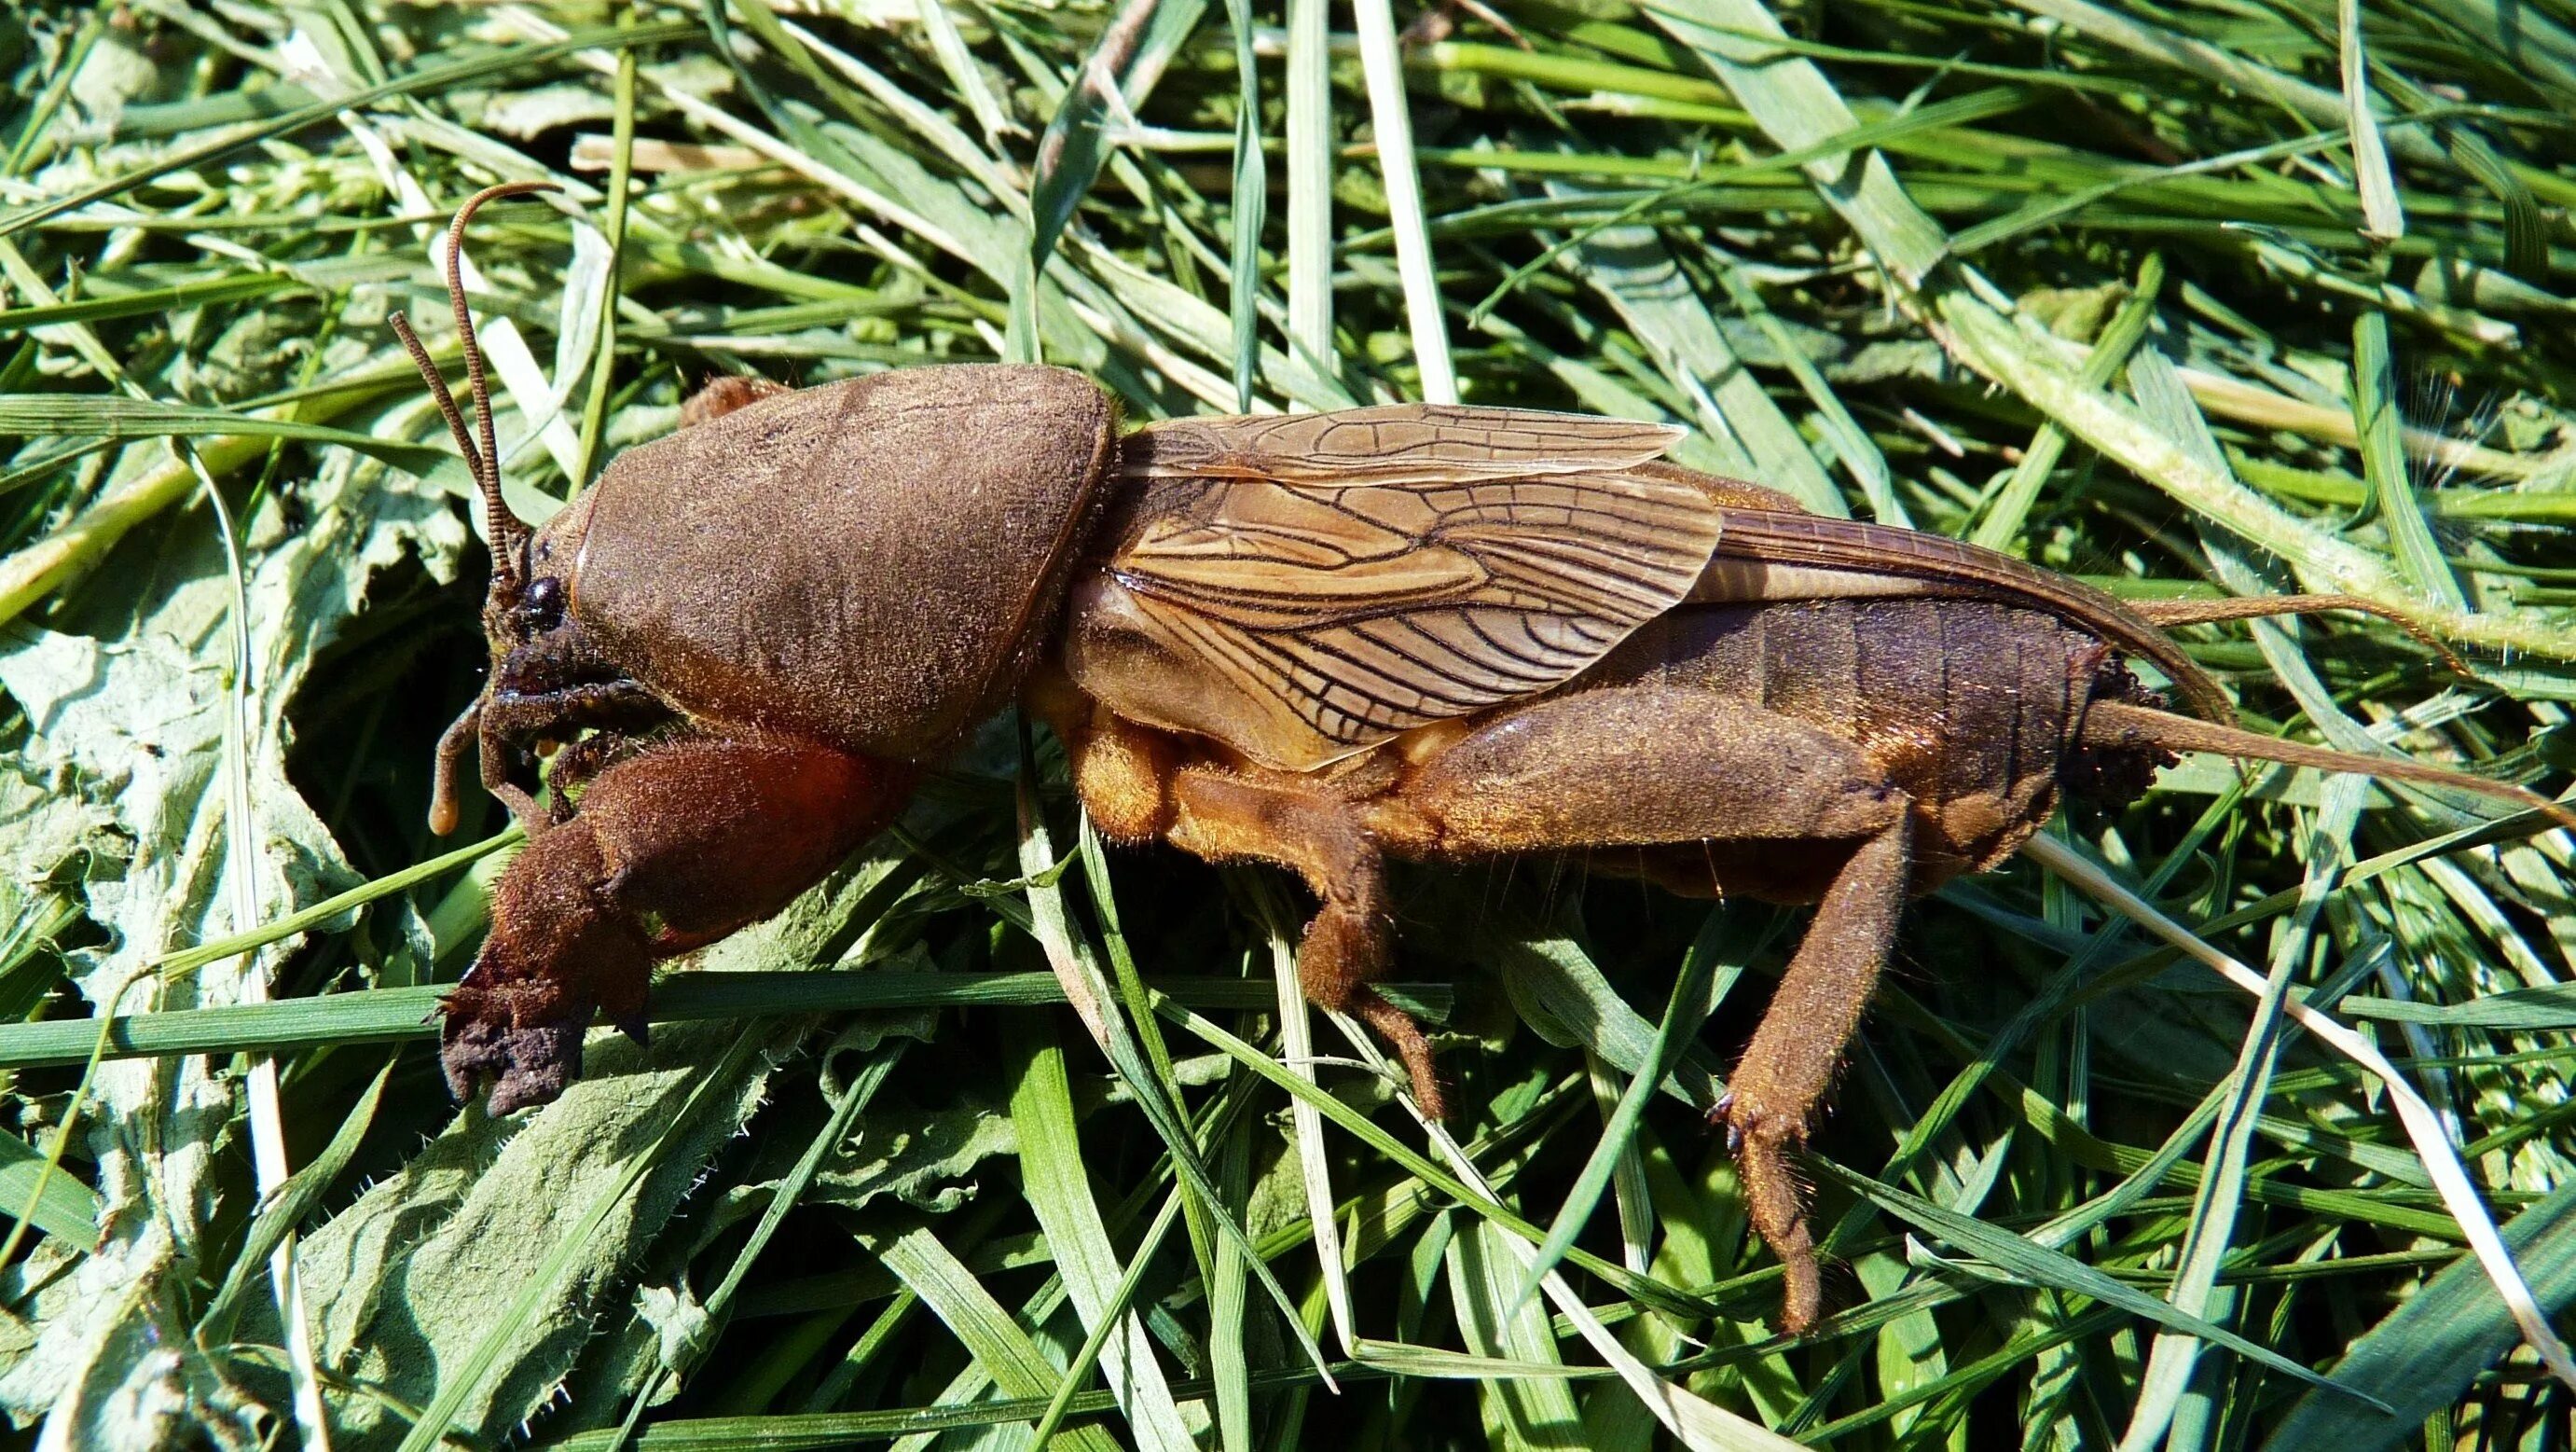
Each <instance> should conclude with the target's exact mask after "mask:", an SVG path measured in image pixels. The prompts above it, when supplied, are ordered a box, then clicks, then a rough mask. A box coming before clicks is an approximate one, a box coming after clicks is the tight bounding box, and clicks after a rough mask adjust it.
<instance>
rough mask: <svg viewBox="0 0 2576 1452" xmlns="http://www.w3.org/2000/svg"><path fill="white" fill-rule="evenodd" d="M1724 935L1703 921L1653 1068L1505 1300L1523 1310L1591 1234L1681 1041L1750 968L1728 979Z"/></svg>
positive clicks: (1624, 1097)
mask: <svg viewBox="0 0 2576 1452" xmlns="http://www.w3.org/2000/svg"><path fill="white" fill-rule="evenodd" d="M1723 932H1724V924H1723V923H1722V922H1721V921H1720V919H1719V916H1718V915H1717V914H1715V913H1711V914H1710V915H1709V916H1708V918H1707V920H1706V921H1705V922H1703V923H1701V925H1700V930H1699V936H1698V937H1696V938H1694V939H1693V940H1692V941H1691V945H1690V951H1689V952H1688V953H1685V954H1684V955H1683V956H1682V966H1681V971H1680V972H1679V973H1677V974H1675V975H1674V976H1673V991H1672V997H1671V999H1670V1000H1669V1001H1667V1002H1666V1003H1665V1005H1664V1017H1663V1020H1662V1021H1661V1022H1660V1023H1658V1024H1656V1025H1655V1040H1654V1043H1653V1045H1652V1046H1651V1047H1650V1048H1649V1049H1648V1050H1647V1053H1646V1063H1645V1067H1644V1068H1643V1069H1642V1070H1641V1071H1640V1072H1639V1073H1638V1074H1636V1075H1635V1076H1634V1077H1633V1078H1631V1079H1630V1080H1629V1081H1628V1088H1627V1090H1626V1092H1625V1093H1623V1094H1621V1095H1620V1096H1619V1107H1618V1108H1617V1109H1616V1110H1614V1111H1612V1113H1611V1115H1610V1122H1609V1123H1608V1124H1607V1125H1604V1126H1603V1127H1602V1130H1601V1138H1600V1139H1599V1140H1598V1141H1597V1142H1595V1143H1594V1145H1593V1147H1592V1154H1591V1156H1590V1157H1589V1158H1587V1159H1586V1160H1585V1161H1584V1162H1583V1169H1582V1171H1581V1172H1580V1173H1578V1174H1577V1175H1576V1176H1575V1177H1574V1188H1573V1189H1571V1190H1568V1191H1566V1193H1565V1203H1564V1204H1563V1205H1562V1206H1561V1207H1560V1208H1559V1209H1558V1210H1557V1212H1556V1219H1555V1221H1554V1222H1553V1223H1551V1224H1550V1225H1549V1226H1548V1229H1547V1239H1545V1240H1543V1241H1541V1242H1539V1247H1538V1254H1537V1255H1536V1256H1534V1257H1532V1258H1531V1260H1530V1263H1529V1270H1528V1273H1527V1274H1526V1275H1524V1276H1523V1277H1522V1279H1521V1283H1520V1286H1519V1288H1518V1289H1516V1290H1515V1291H1514V1292H1513V1293H1512V1297H1511V1299H1510V1300H1509V1301H1508V1302H1506V1303H1505V1305H1506V1306H1507V1307H1508V1308H1510V1309H1512V1310H1514V1311H1517V1310H1519V1309H1520V1308H1521V1307H1523V1306H1526V1305H1527V1304H1529V1300H1530V1298H1531V1297H1532V1296H1534V1295H1536V1294H1538V1289H1539V1282H1540V1281H1542V1280H1544V1279H1545V1278H1546V1277H1547V1276H1548V1275H1549V1274H1551V1273H1552V1272H1554V1271H1555V1269H1556V1266H1557V1262H1559V1261H1561V1260H1563V1259H1564V1258H1565V1252H1566V1250H1567V1248H1568V1247H1570V1246H1572V1245H1573V1244H1574V1238H1575V1237H1576V1236H1578V1235H1580V1234H1582V1233H1583V1227H1584V1226H1585V1224H1587V1223H1588V1222H1589V1221H1590V1220H1591V1219H1592V1211H1593V1208H1594V1207H1595V1206H1597V1205H1599V1204H1600V1202H1601V1192H1602V1191H1603V1190H1605V1189H1607V1188H1609V1185H1610V1177H1611V1176H1612V1175H1613V1174H1614V1173H1616V1172H1617V1169H1618V1166H1619V1159H1620V1156H1622V1155H1624V1154H1626V1153H1627V1152H1628V1151H1629V1148H1630V1147H1631V1146H1632V1145H1633V1144H1634V1143H1635V1141H1636V1137H1637V1131H1638V1130H1639V1129H1640V1128H1642V1127H1643V1126H1644V1124H1645V1118H1646V1105H1647V1104H1648V1103H1649V1102H1651V1101H1652V1100H1653V1099H1654V1097H1655V1092H1656V1088H1657V1086H1658V1085H1660V1084H1662V1083H1663V1082H1664V1076H1665V1075H1666V1074H1668V1073H1670V1072H1672V1066H1673V1064H1674V1062H1675V1061H1676V1060H1678V1059H1679V1058H1680V1057H1681V1046H1682V1045H1683V1044H1684V1043H1687V1042H1689V1041H1690V1040H1692V1039H1694V1038H1697V1037H1698V1036H1699V1031H1700V1026H1701V1025H1702V1024H1705V1023H1707V1022H1708V1019H1709V1015H1711V1014H1713V1013H1715V1012H1717V1006H1718V1004H1719V1003H1720V1002H1722V1001H1723V1000H1724V999H1725V997H1726V990H1727V989H1728V988H1730V987H1732V986H1733V985H1734V983H1735V979H1736V977H1737V975H1739V974H1741V973H1742V972H1743V971H1744V964H1743V963H1742V962H1741V961H1740V960H1733V959H1730V960H1729V961H1728V962H1727V963H1726V965H1725V966H1726V971H1725V973H1724V974H1723V976H1721V975H1720V974H1719V972H1718V958H1719V951H1718V944H1719V939H1720V936H1721V935H1722V933H1723Z"/></svg>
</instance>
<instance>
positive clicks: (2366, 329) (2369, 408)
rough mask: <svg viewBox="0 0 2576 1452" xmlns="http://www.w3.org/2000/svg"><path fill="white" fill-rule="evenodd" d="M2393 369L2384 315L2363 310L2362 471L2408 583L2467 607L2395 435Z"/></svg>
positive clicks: (2359, 385)
mask: <svg viewBox="0 0 2576 1452" xmlns="http://www.w3.org/2000/svg"><path fill="white" fill-rule="evenodd" d="M2394 383H2395V369H2394V368H2393V367H2392V366H2391V363H2390V359H2389V353H2388V315H2387V314H2386V313H2383V312H2377V311H2372V312H2366V313H2363V314H2362V315H2361V316H2360V317H2358V318H2355V319H2354V320H2353V325H2352V421H2353V432H2354V433H2356V434H2358V435H2359V436H2360V439H2361V472H2362V476H2363V477H2364V478H2365V479H2367V480H2368V481H2369V483H2370V490H2371V494H2372V496H2373V497H2374V498H2375V499H2376V501H2377V503H2378V505H2379V526H2380V528H2382V529H2384V530H2386V531H2387V532H2388V539H2389V543H2390V544H2392V545H2394V546H2395V547H2396V551H2397V566H2398V568H2399V569H2401V570H2403V571H2405V572H2406V577H2407V580H2408V582H2409V583H2411V584H2412V585H2414V587H2415V588H2416V589H2417V590H2418V591H2420V592H2422V593H2423V594H2425V595H2428V596H2430V597H2432V598H2433V599H2435V600H2439V601H2441V602H2442V603H2443V604H2445V605H2447V606H2449V607H2450V608H2451V609H2453V610H2461V611H2465V610H2467V609H2468V608H2469V602H2468V597H2467V596H2465V595H2463V594H2462V593H2460V582H2459V580H2458V579H2457V578H2455V577H2454V576H2453V575H2452V574H2451V567H2450V566H2449V565H2448V564H2446V563H2445V562H2444V561H2443V559H2442V545H2441V542H2440V541H2439V540H2436V539H2435V538H2434V537H2433V525H2432V521H2431V520H2430V519H2428V518H2426V516H2425V511H2424V507H2423V503H2422V502H2421V501H2420V500H2418V499H2417V498H2416V497H2415V487H2414V480H2413V477H2412V476H2411V475H2410V474H2409V473H2408V471H2407V468H2406V451H2405V446H2404V445H2403V443H2401V442H2400V439H2399V434H2400V431H2401V428H2402V426H2403V421H2402V418H2401V416H2400V414H2399V412H2398V408H2397V400H2396V398H2395V397H2394V396H2393V385H2394Z"/></svg>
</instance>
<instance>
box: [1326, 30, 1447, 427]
mask: <svg viewBox="0 0 2576 1452" xmlns="http://www.w3.org/2000/svg"><path fill="white" fill-rule="evenodd" d="M1351 28H1352V29H1354V30H1356V31H1357V32H1359V41H1360V69H1361V71H1362V73H1363V74H1364V75H1365V77H1366V78H1367V82H1368V102H1369V126H1370V129H1371V130H1372V132H1373V133H1374V134H1375V136H1376V138H1377V166H1378V175H1379V177H1380V178H1381V179H1382V180H1383V181H1384V182H1385V185H1386V206H1387V225H1388V226H1389V227H1391V228H1393V229H1394V232H1395V265H1396V271H1397V272H1398V274H1399V275H1400V276H1401V277H1402V278H1403V282H1404V316H1405V323H1406V326H1407V327H1408V328H1409V329H1410V330H1411V333H1412V337H1413V365H1414V367H1415V369H1417V370H1418V372H1419V375H1420V380H1421V381H1420V385H1419V387H1420V390H1421V394H1422V401H1423V402H1425V403H1456V402H1457V401H1458V371H1457V367H1456V365H1454V364H1453V363H1451V362H1450V359H1449V321H1448V316H1447V314H1446V313H1445V312H1444V311H1443V310H1442V307H1441V302H1440V279H1439V275H1438V273H1437V272H1436V271H1435V270H1434V269H1433V267H1432V263H1431V231H1430V227H1429V224H1428V222H1427V221H1426V212H1425V209H1424V207H1423V203H1422V176H1421V173H1420V172H1419V171H1418V170H1417V169H1416V167H1415V165H1414V157H1413V113H1412V111H1411V109H1410V108H1409V106H1408V105H1407V102H1406V100H1405V95H1404V59H1403V56H1402V54H1401V53H1400V52H1399V51H1398V49H1397V44H1396V36H1395V11H1394V9H1393V8H1392V7H1391V6H1390V5H1389V4H1388V0H1352V6H1351Z"/></svg>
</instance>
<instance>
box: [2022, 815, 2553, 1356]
mask: <svg viewBox="0 0 2576 1452" xmlns="http://www.w3.org/2000/svg"><path fill="white" fill-rule="evenodd" d="M2022 851H2023V852H2024V853H2026V854H2028V855H2030V856H2031V857H2033V858H2035V859H2036V860H2037V861H2038V862H2039V863H2040V864H2041V865H2043V866H2045V867H2046V868H2048V870H2049V871H2051V872H2055V873H2057V874H2059V875H2060V876H2062V877H2065V878H2066V879H2068V880H2069V881H2071V882H2074V883H2075V884H2076V885H2078V886H2080V887H2082V888H2083V889H2084V890H2085V891H2086V892H2088V893H2090V894H2092V895H2093V896H2094V897H2096V898H2098V899H2100V900H2101V901H2102V902H2103V903H2105V904H2106V905H2108V906H2109V907H2111V908H2112V910H2114V911H2116V912H2118V913H2119V914H2120V915H2121V916H2123V917H2126V918H2128V919H2129V920H2130V921H2132V922H2134V923H2136V924H2138V925H2139V926H2140V927H2143V928H2145V929H2146V930H2147V931H2149V932H2151V933H2153V934H2155V935H2156V936H2157V937H2159V938H2162V939H2164V940H2165V941H2166V942H2167V943H2170V944H2172V945H2173V946H2174V947H2175V948H2177V949H2179V950H2181V951H2182V953H2183V954H2184V955H2185V956H2186V957H2189V958H2191V959H2193V960H2194V961H2196V962H2199V963H2201V964H2202V965H2204V966H2206V967H2208V968H2210V969H2213V970H2215V971H2216V972H2217V973H2218V974H2219V975H2220V976H2222V977H2224V978H2226V979H2227V980H2228V981H2229V982H2231V983H2234V984H2235V985H2236V986H2237V987H2239V988H2242V989H2244V990H2246V991H2247V992H2249V993H2254V994H2258V995H2259V994H2260V993H2261V992H2262V982H2263V980H2262V978H2261V977H2260V976H2259V975H2257V974H2256V973H2255V972H2254V971H2253V970H2252V969H2250V968H2247V967H2246V966H2245V965H2244V964H2242V963H2239V962H2237V961H2236V960H2235V959H2233V958H2230V957H2228V956H2227V955H2226V954H2224V953H2221V952H2219V951H2218V950H2217V949H2215V948H2212V947H2211V946H2209V944H2208V943H2206V942H2204V941H2203V940H2202V939H2201V938H2200V937H2199V936H2198V935H2196V934H2194V933H2193V932H2191V930H2189V929H2188V928H2185V927H2183V926H2182V925H2181V924H2180V923H2177V922H2175V921H2174V920H2173V919H2171V918H2169V917H2167V916H2165V915H2164V914H2163V913H2162V912H2160V911H2158V910H2157V909H2156V907H2155V906H2154V905H2153V904H2151V903H2149V902H2147V901H2146V900H2145V899H2143V898H2141V897H2139V896H2137V895H2136V894H2135V893H2132V892H2130V891H2129V890H2128V889H2127V888H2125V887H2123V886H2121V885H2120V882H2119V880H2118V879H2117V878H2114V877H2112V876H2111V875H2110V874H2109V873H2107V872H2104V871H2103V870H2102V869H2101V868H2099V867H2096V866H2095V865H2094V864H2093V863H2092V862H2091V861H2090V860H2089V859H2087V858H2085V857H2084V856H2083V855H2081V854H2080V853H2077V852H2076V851H2075V850H2074V849H2072V848H2070V847H2068V846H2066V845H2065V844H2063V843H2061V842H2058V841H2056V840H2054V839H2052V838H2050V837H2048V835H2047V834H2046V833H2042V834H2040V835H2039V836H2037V837H2034V838H2032V839H2031V840H2030V841H2029V842H2027V843H2025V844H2024V845H2023V847H2022ZM2289 1013H2290V1016H2291V1017H2292V1018H2294V1019H2296V1020H2297V1021H2298V1023H2299V1026H2300V1027H2301V1028H2304V1029H2306V1030H2307V1031H2308V1032H2310V1033H2312V1034H2315V1035H2316V1036H2317V1037H2318V1038H2320V1039H2323V1040H2324V1041H2325V1042H2326V1043H2328V1044H2331V1045H2332V1046H2333V1047H2334V1048H2335V1049H2336V1051H2337V1052H2339V1053H2341V1054H2342V1055H2343V1056H2344V1057H2346V1058H2348V1059H2351V1060H2352V1061H2353V1062H2355V1063H2357V1064H2359V1065H2361V1066H2362V1067H2363V1068H2364V1069H2366V1070H2368V1071H2369V1072H2370V1074H2371V1076H2372V1077H2374V1078H2376V1079H2378V1080H2379V1082H2380V1083H2381V1085H2382V1086H2384V1087H2385V1089H2386V1090H2387V1093H2388V1097H2389V1102H2390V1104H2391V1106H2392V1107H2394V1108H2395V1109H2396V1111H2397V1116H2398V1119H2399V1120H2400V1121H2401V1122H2402V1123H2403V1124H2404V1125H2405V1128H2406V1134H2407V1137H2408V1138H2409V1139H2410V1140H2412V1141H2413V1142H2414V1144H2415V1150H2416V1153H2417V1154H2418V1155H2420V1156H2422V1157H2423V1160H2424V1167H2425V1169H2427V1170H2428V1171H2430V1172H2431V1173H2432V1176H2433V1184H2434V1187H2435V1188H2436V1189H2438V1190H2439V1191H2440V1192H2441V1195H2442V1203H2443V1206H2444V1207H2445V1208H2446V1209H2448V1210H2449V1211H2450V1212H2451V1214H2452V1216H2453V1218H2454V1219H2456V1220H2457V1221H2458V1222H2459V1226H2460V1230H2461V1233H2462V1234H2463V1235H2464V1236H2465V1237H2466V1238H2467V1239H2468V1242H2469V1246H2470V1249H2471V1250H2473V1251H2474V1252H2475V1253H2476V1254H2477V1258H2478V1262H2479V1264H2480V1265H2481V1266H2482V1267H2483V1268H2484V1269H2485V1272H2486V1274H2487V1276H2488V1278H2489V1279H2491V1280H2492V1281H2493V1282H2494V1283H2495V1287H2496V1291H2497V1294H2498V1295H2499V1296H2500V1297H2501V1299H2502V1300H2503V1302H2504V1304H2505V1306H2506V1307H2507V1308H2508V1309H2509V1310H2510V1311H2511V1312H2512V1313H2513V1318H2514V1322H2515V1324H2516V1325H2518V1326H2519V1327H2521V1328H2522V1334H2523V1339H2524V1341H2525V1342H2527V1343H2528V1344H2529V1345H2530V1346H2531V1348H2532V1350H2533V1351H2535V1352H2537V1353H2538V1354H2539V1356H2540V1359H2541V1362H2542V1363H2543V1364H2544V1365H2546V1366H2547V1367H2548V1368H2549V1371H2550V1374H2551V1375H2552V1376H2555V1377H2557V1378H2558V1379H2559V1380H2560V1381H2562V1382H2565V1383H2566V1384H2567V1385H2569V1386H2571V1387H2576V1360H2571V1358H2570V1357H2569V1355H2568V1351H2567V1344H2566V1343H2565V1342H2563V1341H2561V1340H2560V1339H2559V1338H2558V1333H2557V1332H2556V1331H2554V1330H2552V1329H2551V1328H2550V1325H2549V1321H2548V1318H2547V1317H2546V1316H2544V1315H2543V1314H2542V1313H2541V1311H2540V1308H2539V1305H2538V1302H2537V1301H2536V1300H2535V1299H2534V1297H2533V1295H2532V1292H2531V1286H2530V1284H2529V1282H2527V1281H2525V1280H2524V1279H2523V1276H2522V1272H2521V1271H2520V1270H2518V1269H2517V1268H2516V1267H2515V1266H2514V1262H2513V1254H2512V1252H2511V1251H2510V1250H2508V1249H2507V1248H2506V1246H2505V1243H2504V1239H2503V1237H2502V1236H2501V1235H2499V1234H2498V1233H2497V1231H2496V1227H2495V1220H2494V1218H2493V1217H2492V1216H2490V1215H2488V1214H2487V1210H2486V1206H2485V1204H2484V1203H2482V1202H2481V1201H2480V1200H2479V1198H2478V1192H2477V1187H2476V1186H2475V1184H2474V1183H2472V1182H2471V1181H2470V1179H2469V1176H2468V1171H2467V1170H2466V1168H2465V1167H2464V1166H2462V1165H2461V1163H2460V1157H2459V1153H2458V1151H2456V1150H2455V1149H2453V1148H2452V1145H2451V1142H2450V1138H2449V1135H2448V1133H2447V1131H2445V1130H2444V1128H2443V1127H2442V1122H2441V1119H2440V1117H2439V1116H2438V1115H2436V1114H2435V1113H2434V1112H2433V1107H2432V1106H2431V1105H2430V1104H2427V1103H2426V1102H2425V1101H2424V1097H2423V1096H2422V1095H2421V1094H2418V1093H2417V1092H2416V1091H2415V1087H2414V1086H2413V1085H2412V1084H2410V1083H2408V1082H2407V1081H2406V1079H2405V1078H2404V1076H2402V1075H2400V1074H2399V1073H2398V1072H2397V1069H2396V1066H2395V1065H2392V1064H2390V1063H2389V1062H2388V1060H2387V1059H2386V1058H2385V1057H2384V1056H2382V1055H2381V1054H2380V1052H2379V1050H2378V1049H2377V1048H2376V1047H2375V1046H2374V1045H2372V1044H2371V1042H2370V1041H2369V1040H2368V1039H2365V1038H2363V1037H2361V1036H2360V1035H2358V1034H2356V1033H2354V1032H2353V1031H2352V1030H2350V1029H2348V1028H2345V1027H2344V1026H2343V1025H2341V1024H2339V1023H2336V1022H2335V1021H2334V1020H2333V1019H2331V1018H2329V1017H2327V1016H2326V1015H2324V1014H2321V1013H2318V1012H2316V1011H2314V1010H2312V1009H2310V1008H2309V1007H2308V1006H2307V1005H2306V1004H2303V1003H2298V1002H2295V1001H2293V1002H2292V1003H2291V1004H2290V1006H2289Z"/></svg>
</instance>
